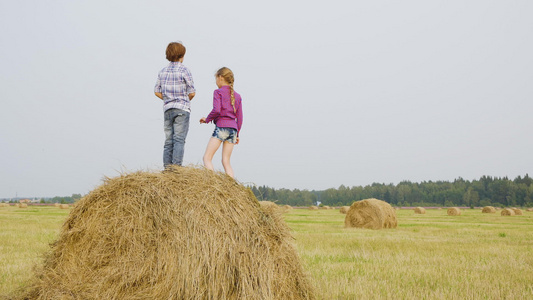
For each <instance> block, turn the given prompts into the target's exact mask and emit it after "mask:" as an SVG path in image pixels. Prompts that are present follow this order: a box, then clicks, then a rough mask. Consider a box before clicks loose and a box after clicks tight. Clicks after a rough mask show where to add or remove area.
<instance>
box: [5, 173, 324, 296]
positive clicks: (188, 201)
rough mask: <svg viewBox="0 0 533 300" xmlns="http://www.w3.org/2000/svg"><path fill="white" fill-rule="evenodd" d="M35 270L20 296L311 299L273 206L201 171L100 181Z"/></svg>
mask: <svg viewBox="0 0 533 300" xmlns="http://www.w3.org/2000/svg"><path fill="white" fill-rule="evenodd" d="M36 272H37V273H36V276H35V277H34V279H33V280H32V281H31V282H30V283H29V284H28V288H26V290H25V291H23V292H22V293H21V295H20V297H21V298H20V299H314V298H315V297H314V292H313V290H312V287H311V285H310V283H309V281H308V279H307V277H306V276H305V275H304V271H303V269H302V266H301V264H300V260H299V258H298V255H297V252H296V251H295V249H294V246H293V244H292V237H291V235H290V231H289V227H288V226H287V225H286V223H285V222H284V221H283V216H282V215H281V213H280V210H279V209H278V210H275V211H274V210H273V211H268V210H266V209H264V208H262V206H261V205H260V204H259V202H258V201H257V200H256V199H255V198H253V197H252V196H250V194H249V192H248V191H247V188H246V187H244V186H243V185H241V184H239V183H237V182H236V181H235V180H233V179H232V178H231V177H229V176H227V175H225V174H222V173H219V172H213V171H210V170H207V169H204V168H193V167H173V168H171V169H170V171H165V172H157V173H150V172H136V173H131V174H123V175H121V176H118V177H115V178H107V179H105V180H104V183H103V184H102V185H101V186H99V187H97V188H96V189H95V190H93V191H91V192H90V193H89V194H88V195H87V196H85V197H83V198H82V199H80V200H79V201H78V204H77V205H76V206H75V207H74V208H73V209H72V210H71V211H70V214H69V217H68V218H67V220H66V221H65V223H64V224H63V226H62V229H61V232H60V235H59V238H58V240H57V241H55V242H54V243H53V244H52V245H51V251H50V252H49V254H48V255H47V257H46V258H45V261H44V265H43V266H41V267H38V268H37V271H36ZM15 299H19V298H15Z"/></svg>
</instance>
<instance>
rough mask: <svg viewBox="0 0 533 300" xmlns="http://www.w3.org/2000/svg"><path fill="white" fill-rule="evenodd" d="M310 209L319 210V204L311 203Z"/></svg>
mask: <svg viewBox="0 0 533 300" xmlns="http://www.w3.org/2000/svg"><path fill="white" fill-rule="evenodd" d="M309 209H310V210H318V206H314V205H311V206H309Z"/></svg>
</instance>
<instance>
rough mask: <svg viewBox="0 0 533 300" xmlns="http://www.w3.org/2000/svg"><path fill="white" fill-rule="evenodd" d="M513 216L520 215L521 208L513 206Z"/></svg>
mask: <svg viewBox="0 0 533 300" xmlns="http://www.w3.org/2000/svg"><path fill="white" fill-rule="evenodd" d="M513 211H514V214H515V216H522V215H523V213H522V210H521V209H520V208H513Z"/></svg>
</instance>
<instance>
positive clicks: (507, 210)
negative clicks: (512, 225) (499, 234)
mask: <svg viewBox="0 0 533 300" xmlns="http://www.w3.org/2000/svg"><path fill="white" fill-rule="evenodd" d="M501 215H502V216H514V210H512V209H510V208H504V209H502V212H501Z"/></svg>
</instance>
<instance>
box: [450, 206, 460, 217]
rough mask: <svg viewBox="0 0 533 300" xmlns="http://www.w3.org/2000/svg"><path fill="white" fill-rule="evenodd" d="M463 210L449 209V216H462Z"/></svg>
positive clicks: (457, 208)
mask: <svg viewBox="0 0 533 300" xmlns="http://www.w3.org/2000/svg"><path fill="white" fill-rule="evenodd" d="M460 215H461V210H460V209H459V207H450V208H448V216H460Z"/></svg>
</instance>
